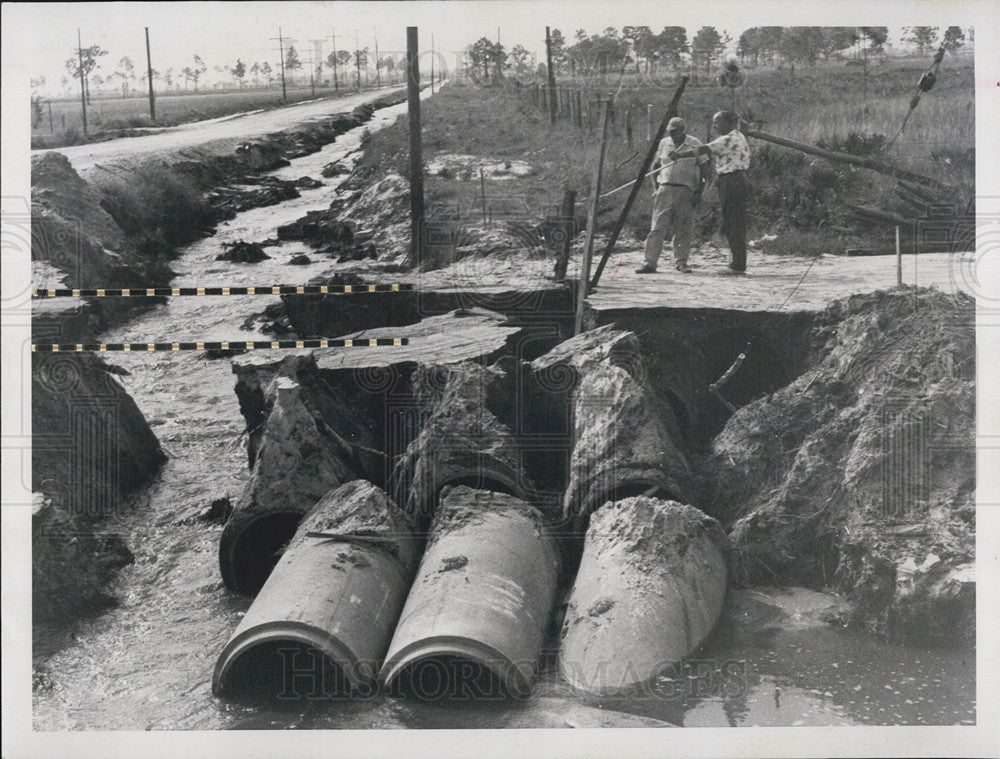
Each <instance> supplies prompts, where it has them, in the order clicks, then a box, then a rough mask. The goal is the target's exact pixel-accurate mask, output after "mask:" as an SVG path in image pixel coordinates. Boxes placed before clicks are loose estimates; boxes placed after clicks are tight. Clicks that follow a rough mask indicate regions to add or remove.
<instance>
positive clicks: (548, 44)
mask: <svg viewBox="0 0 1000 759" xmlns="http://www.w3.org/2000/svg"><path fill="white" fill-rule="evenodd" d="M545 60H546V62H547V64H548V75H549V119H550V121H551V122H552V123H553V124H555V123H556V102H555V89H556V72H555V69H554V68H553V67H552V35H551V34H550V33H549V27H545Z"/></svg>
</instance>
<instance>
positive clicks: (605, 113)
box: [573, 100, 611, 335]
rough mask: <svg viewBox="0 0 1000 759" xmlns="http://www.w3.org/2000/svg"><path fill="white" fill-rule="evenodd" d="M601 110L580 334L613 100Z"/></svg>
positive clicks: (579, 304) (578, 323)
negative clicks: (599, 141) (599, 148)
mask: <svg viewBox="0 0 1000 759" xmlns="http://www.w3.org/2000/svg"><path fill="white" fill-rule="evenodd" d="M603 106H604V107H603V109H602V111H601V150H600V153H599V155H598V158H597V168H595V169H594V181H593V192H592V193H591V196H590V206H589V207H588V208H587V239H586V242H585V243H584V246H583V260H582V261H581V262H580V284H579V286H578V287H577V293H576V321H575V323H574V327H573V334H574V335H579V334H580V331H581V330H582V329H583V302H584V300H585V299H586V297H587V284H588V282H589V281H590V262H591V256H593V253H594V233H595V231H596V228H597V203H598V201H600V198H601V180H602V179H603V177H604V154H605V152H606V151H607V145H608V126H609V125H610V121H611V118H610V117H611V101H610V100H605V101H603Z"/></svg>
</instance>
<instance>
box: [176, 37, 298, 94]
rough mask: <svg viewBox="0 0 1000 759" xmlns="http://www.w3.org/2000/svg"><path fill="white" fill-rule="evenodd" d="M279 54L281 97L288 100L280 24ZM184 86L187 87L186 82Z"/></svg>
mask: <svg viewBox="0 0 1000 759" xmlns="http://www.w3.org/2000/svg"><path fill="white" fill-rule="evenodd" d="M271 51H272V52H273V51H274V48H271ZM278 55H279V56H280V57H279V59H278V60H279V62H280V63H281V99H282V100H287V99H288V93H287V92H286V91H285V42H284V40H283V39H282V38H281V27H280V26H279V27H278ZM184 86H185V87H187V85H186V84H185V85H184Z"/></svg>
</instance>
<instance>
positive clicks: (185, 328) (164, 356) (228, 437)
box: [34, 105, 975, 730]
mask: <svg viewBox="0 0 1000 759" xmlns="http://www.w3.org/2000/svg"><path fill="white" fill-rule="evenodd" d="M404 109H405V105H403V106H396V107H394V108H390V109H385V110H383V111H380V112H378V113H377V114H376V115H375V117H374V119H373V121H372V122H371V123H370V124H369V125H368V126H367V127H365V128H370V129H375V128H378V127H379V126H380V125H384V124H386V123H390V122H391V121H392V120H394V119H395V118H396V116H397V115H398V114H399V113H401V112H402V111H403V110H404ZM361 132H362V129H358V130H354V131H353V132H351V133H348V134H345V135H343V136H341V137H340V138H338V140H337V141H336V142H335V143H333V144H331V145H329V146H327V147H326V148H325V149H324V150H322V151H320V152H319V153H316V154H314V155H312V156H307V157H304V158H301V159H297V160H295V161H293V162H292V165H291V166H290V167H287V168H285V169H281V170H279V171H278V172H275V174H276V175H278V176H282V177H284V178H296V177H299V176H312V177H314V178H320V169H321V168H322V167H323V166H324V165H325V164H326V163H328V162H330V161H333V160H337V159H340V158H342V157H344V156H345V155H347V154H349V153H351V152H352V151H354V150H356V149H357V148H358V145H359V142H360V135H361ZM348 160H350V159H348ZM323 181H324V186H323V187H320V188H317V189H314V190H304V191H303V192H302V197H301V198H298V199H296V200H292V201H289V202H287V203H283V204H281V205H279V206H274V207H271V208H264V209H256V210H252V211H248V212H245V213H242V214H240V215H239V216H238V217H237V218H235V219H233V220H232V221H230V222H227V223H225V224H222V225H221V226H220V227H219V229H218V232H217V234H215V235H214V236H213V237H211V238H209V239H205V240H202V241H200V242H198V243H195V244H194V245H191V246H190V247H188V248H187V249H186V250H185V251H184V252H183V254H182V256H181V257H180V259H179V260H178V261H176V262H175V264H174V268H175V270H176V271H177V272H178V277H177V278H176V280H175V283H176V284H177V285H180V286H183V285H216V284H218V285H224V284H230V285H269V284H294V283H302V282H304V281H306V280H307V279H308V278H309V277H312V276H315V275H316V274H322V273H328V272H331V271H333V270H334V269H335V268H336V264H335V263H333V262H332V261H330V260H329V259H327V258H325V257H320V256H317V257H315V259H314V260H315V262H314V263H313V264H311V265H309V266H299V267H295V266H288V265H287V260H288V259H289V258H290V257H291V256H292V255H295V254H296V253H300V252H307V251H306V249H305V247H304V246H302V245H301V244H297V243H290V244H286V245H282V246H279V247H272V248H268V249H267V252H268V254H269V255H271V256H273V257H272V258H271V259H269V260H267V261H264V262H262V263H259V264H254V265H243V264H233V263H228V262H217V261H215V256H216V255H217V254H218V253H219V252H220V251H221V250H222V247H223V244H224V243H226V242H232V241H235V240H237V239H245V240H247V241H260V240H264V239H267V238H269V237H274V236H275V235H274V232H275V229H276V228H277V227H278V226H279V225H281V224H284V223H287V222H290V221H293V220H295V219H296V218H298V217H300V216H302V215H303V214H304V213H305V212H306V211H309V210H314V209H321V208H325V207H327V206H328V205H329V203H330V201H331V200H332V199H333V197H334V196H335V193H336V192H337V184H338V180H337V179H326V180H323ZM276 300H277V299H276V298H271V297H247V298H235V297H234V298H210V297H205V298H175V299H172V300H170V301H169V302H168V303H167V304H165V305H162V306H159V307H157V308H156V309H154V310H152V311H150V312H147V313H145V314H144V315H143V316H141V317H140V318H139V319H137V320H136V321H134V322H133V323H131V324H129V325H127V326H125V327H121V328H118V329H116V330H114V331H112V332H109V333H108V334H106V335H104V336H103V338H102V339H103V340H104V341H107V342H114V341H139V342H146V341H153V340H157V341H160V340H234V339H236V340H238V339H263V338H264V336H263V335H261V334H260V333H259V332H257V331H256V330H255V329H254V328H253V327H252V326H250V327H249V328H243V327H242V326H241V325H243V324H244V322H245V321H246V320H247V319H248V317H252V316H254V315H255V314H259V313H260V312H261V311H262V310H263V308H264V307H265V306H266V305H267V304H268V303H271V302H275V301H276ZM113 360H114V362H115V363H117V364H119V365H121V366H122V367H124V368H125V369H127V370H128V371H129V372H130V373H131V376H124V377H122V378H121V379H122V382H123V384H124V385H125V387H126V389H127V390H128V392H129V393H130V394H131V395H132V397H133V398H134V399H135V401H136V403H137V404H138V405H139V407H140V408H141V409H142V411H143V413H144V415H145V416H146V418H147V419H148V420H149V422H150V424H151V425H152V427H153V429H154V430H155V432H156V434H157V436H158V437H159V439H160V441H161V443H162V444H163V446H164V447H165V448H166V449H167V451H168V452H169V454H170V459H169V461H168V462H167V463H166V465H165V466H164V468H163V470H162V471H161V473H160V474H159V476H158V478H157V480H156V481H155V482H154V483H152V484H151V485H150V486H149V487H148V488H146V489H145V490H144V491H142V492H141V493H140V494H139V495H138V497H137V498H136V499H135V502H134V504H132V508H131V509H130V510H128V511H126V512H125V513H123V514H122V515H121V516H120V517H119V518H117V519H116V520H113V521H112V522H111V524H110V525H109V530H110V529H113V530H115V531H117V532H120V533H121V534H122V535H123V536H124V537H125V540H126V542H127V543H128V545H129V546H130V548H131V549H132V551H133V553H134V554H135V563H134V564H133V565H131V566H129V567H127V568H125V569H124V570H122V572H121V573H120V575H119V578H118V593H119V596H120V598H121V605H120V606H119V607H118V608H116V609H113V610H111V611H109V612H107V613H105V614H103V615H102V616H100V617H97V618H95V619H92V620H89V621H85V622H82V623H80V624H78V625H77V626H76V627H75V628H74V629H73V630H71V631H68V632H66V633H65V634H63V635H62V636H61V637H53V636H51V635H46V634H37V635H36V639H35V688H34V726H35V729H37V730H66V729H70V730H75V729H108V730H122V729H127V730H143V729H156V730H192V729H220V728H264V729H278V728H296V727H299V728H340V727H343V728H387V727H414V728H416V727H514V726H517V727H530V726H538V727H565V726H577V727H590V726H642V725H650V724H658V722H657V721H663V722H664V723H672V724H678V725H695V726H708V725H719V726H724V725H752V724H758V725H796V724H807V725H820V724H928V725H930V724H957V723H969V722H971V721H973V720H974V719H975V702H974V697H975V687H974V679H973V678H974V656H973V654H972V652H946V651H930V652H928V651H918V650H911V649H908V648H904V647H898V646H889V645H885V644H883V643H880V642H878V641H875V640H873V639H869V638H867V637H866V636H862V635H858V634H853V633H847V632H844V631H840V630H837V629H834V628H830V627H829V626H827V625H824V624H822V623H819V622H817V621H816V615H815V614H813V613H812V612H813V611H814V608H815V607H816V606H817V600H816V599H817V597H816V596H815V594H809V593H808V591H797V592H788V591H771V592H768V593H757V594H749V595H747V594H746V593H744V594H742V595H740V594H737V596H734V602H733V603H732V604H730V607H729V611H728V612H727V616H726V619H725V620H724V622H723V624H722V625H721V627H720V629H719V631H718V632H717V633H716V635H715V636H713V638H712V640H711V641H710V642H709V644H708V646H707V647H706V649H705V650H704V651H702V652H701V653H700V654H699V658H698V659H697V660H696V661H694V662H692V663H690V664H689V665H688V666H687V667H686V668H685V669H683V670H681V671H678V672H676V673H675V676H674V677H672V678H669V679H664V680H662V681H661V682H660V683H659V684H658V685H657V687H656V689H655V690H653V691H651V692H650V693H647V694H645V695H643V696H641V697H636V696H633V697H630V698H624V699H605V700H602V701H594V700H588V699H583V698H577V697H575V696H574V695H573V694H571V693H569V692H568V690H567V687H566V686H565V685H563V684H562V683H560V681H559V679H558V677H557V676H556V675H555V674H554V673H553V672H551V670H550V669H547V670H546V672H545V673H544V674H543V677H542V679H541V682H540V683H539V686H538V688H537V689H536V692H535V694H534V695H533V696H532V697H531V698H530V699H528V700H527V701H524V702H519V703H509V702H503V701H487V702H465V703H460V704H454V703H448V704H445V703H441V702H434V701H433V700H431V701H429V702H426V703H416V702H413V701H407V700H401V699H390V698H385V697H382V696H378V697H375V698H369V699H364V700H358V701H351V702H344V701H336V702H330V701H320V700H317V701H305V702H286V703H277V704H274V703H269V704H235V703H231V702H227V701H222V700H219V699H216V698H215V697H213V696H212V694H211V690H210V682H211V676H212V669H213V666H214V664H215V658H216V656H217V654H218V652H219V651H220V650H221V648H222V646H223V644H224V643H225V641H226V640H227V638H228V636H229V634H230V632H231V631H232V630H233V629H234V628H235V627H236V625H237V623H238V622H239V620H240V618H241V616H242V615H243V614H244V613H245V611H246V609H247V608H248V606H249V603H250V602H249V601H248V600H247V599H244V598H239V597H235V596H233V595H231V594H229V593H227V592H226V591H225V590H224V588H223V586H222V583H221V580H220V577H219V570H218V563H217V546H218V540H219V535H220V533H221V527H220V526H217V525H212V524H209V523H206V522H203V521H200V520H199V519H198V518H197V516H198V514H199V513H201V512H202V511H203V510H204V509H206V508H207V507H208V505H209V504H210V503H211V502H212V501H213V500H215V499H216V498H220V497H225V496H228V497H230V498H232V499H235V498H236V496H237V494H238V493H239V491H240V488H241V486H242V483H243V481H244V479H245V477H246V473H247V472H246V451H245V447H244V441H243V440H242V439H241V432H242V430H243V422H242V417H241V416H240V413H239V408H238V404H237V401H236V396H235V394H234V392H233V387H234V384H235V379H234V376H233V375H232V372H231V367H230V363H229V361H228V360H226V359H220V360H211V359H208V358H206V357H205V356H204V355H203V354H199V353H178V354H172V353H153V354H117V355H116V356H115V357H114V359H113ZM820 605H822V604H820ZM551 658H552V657H549V659H551Z"/></svg>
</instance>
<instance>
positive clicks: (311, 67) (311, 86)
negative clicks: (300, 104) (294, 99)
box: [309, 57, 316, 97]
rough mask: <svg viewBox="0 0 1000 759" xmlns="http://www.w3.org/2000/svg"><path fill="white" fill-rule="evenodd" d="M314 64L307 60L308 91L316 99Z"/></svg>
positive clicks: (311, 60)
mask: <svg viewBox="0 0 1000 759" xmlns="http://www.w3.org/2000/svg"><path fill="white" fill-rule="evenodd" d="M315 73H316V62H315V61H314V60H313V59H312V57H310V58H309V89H310V90H311V91H312V96H313V97H316V78H315Z"/></svg>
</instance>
